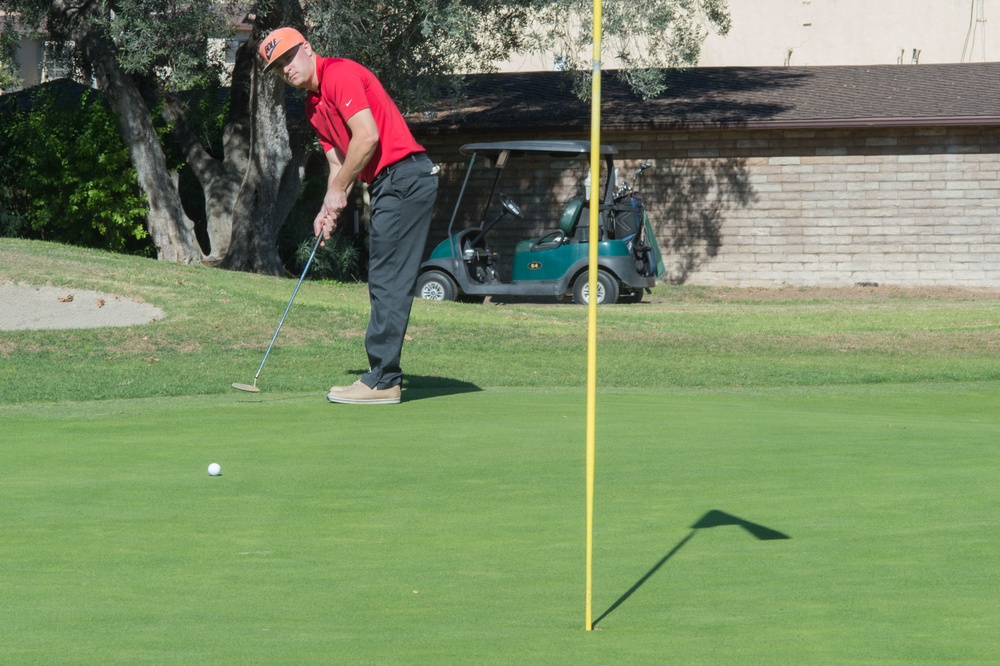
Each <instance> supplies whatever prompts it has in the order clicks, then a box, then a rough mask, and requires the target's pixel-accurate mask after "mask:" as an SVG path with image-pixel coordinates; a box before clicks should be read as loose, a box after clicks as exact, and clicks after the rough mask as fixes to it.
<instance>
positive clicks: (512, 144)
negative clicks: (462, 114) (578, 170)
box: [459, 141, 618, 156]
mask: <svg viewBox="0 0 1000 666" xmlns="http://www.w3.org/2000/svg"><path fill="white" fill-rule="evenodd" d="M505 150H507V151H510V152H511V153H514V154H515V155H517V154H521V155H525V154H528V153H544V154H547V155H582V154H589V153H590V142H589V141H493V142H490V143H467V144H465V145H464V146H462V147H461V148H459V152H461V153H462V154H463V155H471V154H472V153H479V154H481V155H486V156H496V155H499V154H500V153H502V152H503V151H505ZM617 154H618V151H617V150H616V149H615V147H614V146H605V145H602V146H601V155H617Z"/></svg>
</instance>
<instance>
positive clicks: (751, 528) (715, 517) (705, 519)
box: [592, 509, 792, 627]
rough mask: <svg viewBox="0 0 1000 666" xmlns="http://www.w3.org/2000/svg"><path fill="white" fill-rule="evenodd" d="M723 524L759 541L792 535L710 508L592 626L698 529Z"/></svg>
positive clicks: (636, 588)
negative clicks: (740, 530)
mask: <svg viewBox="0 0 1000 666" xmlns="http://www.w3.org/2000/svg"><path fill="white" fill-rule="evenodd" d="M724 526H735V527H742V528H743V529H745V530H746V531H747V532H749V533H750V534H752V535H753V536H755V537H757V538H758V539H759V540H761V541H772V540H775V539H791V538H792V537H790V536H788V535H787V534H784V533H783V532H779V531H777V530H772V529H771V528H770V527H764V526H763V525H759V524H757V523H752V522H750V521H749V520H744V519H743V518H738V517H737V516H734V515H732V514H729V513H726V512H725V511H719V510H718V509H712V510H711V511H709V512H708V513H706V514H705V515H704V516H702V517H701V518H699V519H698V520H697V521H696V522H695V524H694V525H692V526H691V533H690V534H688V535H687V536H686V537H684V538H683V539H681V540H680V543H678V544H677V545H676V546H674V547H673V548H671V549H670V552H668V553H667V554H666V555H664V556H663V558H662V559H660V561H659V562H657V563H656V564H654V565H653V568H652V569H650V570H649V571H647V572H646V574H645V575H644V576H643V577H642V578H640V579H639V580H637V581H636V583H635V585H633V586H632V587H630V588H629V589H628V591H627V592H625V594H623V595H622V596H620V597H619V598H618V600H617V601H615V603H613V604H611V607H610V608H608V610H606V611H604V612H603V613H602V614H601V616H600V617H598V618H597V619H596V620H594V622H593V625H592V626H594V627H596V626H597V624H598V623H599V622H600V621H601V620H603V619H604V618H606V617H607V616H609V615H611V614H612V613H613V612H615V610H616V609H617V608H618V607H619V606H621V605H622V604H623V603H625V602H626V601H628V599H629V597H631V596H632V595H633V594H635V593H636V592H637V591H638V590H639V588H640V587H642V586H643V585H645V584H646V581H648V580H649V579H650V578H652V577H653V576H654V575H655V574H656V572H657V571H659V570H660V568H661V567H662V566H663V565H664V564H666V563H667V560H669V559H670V558H671V557H673V556H674V555H676V554H677V553H678V552H679V551H680V549H681V548H683V547H684V546H685V545H686V544H687V542H688V541H690V540H691V539H693V538H694V535H695V534H697V533H698V530H703V529H708V528H709V527H724Z"/></svg>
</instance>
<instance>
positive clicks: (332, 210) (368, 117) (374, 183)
mask: <svg viewBox="0 0 1000 666" xmlns="http://www.w3.org/2000/svg"><path fill="white" fill-rule="evenodd" d="M260 55H261V57H262V58H263V59H264V63H265V66H264V71H269V70H272V69H274V70H276V71H277V72H279V73H280V74H281V76H282V78H283V79H284V80H285V82H286V83H288V84H289V85H291V86H295V87H296V88H304V89H305V90H308V91H309V93H310V94H309V96H308V98H307V100H306V118H307V119H308V120H309V124H310V125H312V126H313V129H315V130H316V134H317V135H318V137H319V141H320V144H321V145H322V146H323V150H324V151H325V153H326V159H327V162H328V163H329V165H330V176H329V179H328V180H327V186H326V196H325V197H324V199H323V206H322V208H321V209H320V211H319V214H318V215H316V219H315V221H314V222H313V229H314V231H315V233H316V235H317V236H319V235H320V234H323V238H324V239H329V238H330V232H332V231H333V229H334V228H335V227H336V226H337V219H338V216H339V215H340V212H341V211H342V210H343V209H344V207H345V206H346V205H347V197H348V195H349V194H350V192H351V188H353V187H354V182H355V181H356V180H358V179H360V180H362V181H363V182H365V183H367V184H368V187H369V193H370V195H371V210H372V216H371V228H370V230H369V241H370V248H369V255H370V258H369V266H368V294H369V298H370V302H371V312H370V315H369V319H368V331H367V333H366V334H365V349H366V350H367V352H368V364H369V370H368V372H366V373H365V374H363V375H362V376H361V378H360V379H359V380H358V381H356V382H354V384H352V385H350V386H334V387H332V388H331V389H330V393H329V395H328V396H327V399H328V400H330V402H338V403H347V404H394V403H398V402H399V399H400V384H401V383H402V381H403V372H402V369H401V368H400V354H401V352H402V348H403V338H404V336H405V335H406V326H407V324H408V322H409V319H410V308H411V306H412V305H413V290H414V286H415V284H416V279H417V270H418V268H419V266H420V260H421V259H422V257H423V253H424V245H425V243H426V241H427V232H428V231H429V229H430V223H431V213H432V211H433V208H434V200H435V198H436V197H437V187H438V178H437V168H436V167H434V165H433V164H432V163H431V160H430V159H429V158H428V157H427V154H426V153H425V152H424V149H423V148H422V147H421V146H420V144H418V143H417V142H416V141H415V140H414V138H413V135H412V134H411V133H410V129H409V128H408V127H407V126H406V121H405V120H404V119H403V116H402V114H401V113H400V112H399V109H398V108H396V104H395V103H394V102H393V101H392V99H391V98H390V97H389V95H388V94H387V93H386V92H385V89H384V88H383V87H382V84H381V83H379V80H378V79H377V78H375V75H374V74H372V73H371V72H370V71H368V70H367V69H366V68H364V67H363V66H361V65H360V64H358V63H356V62H354V61H352V60H347V59H345V58H324V57H322V56H319V55H317V54H316V53H314V52H313V50H312V46H310V44H309V42H307V41H306V39H305V37H303V36H302V33H300V32H299V31H298V30H295V29H294V28H278V29H277V30H275V31H273V32H271V33H270V34H269V35H268V36H267V37H265V38H264V41H263V42H262V43H261V45H260Z"/></svg>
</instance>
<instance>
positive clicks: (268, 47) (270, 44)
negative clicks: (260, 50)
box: [264, 37, 281, 61]
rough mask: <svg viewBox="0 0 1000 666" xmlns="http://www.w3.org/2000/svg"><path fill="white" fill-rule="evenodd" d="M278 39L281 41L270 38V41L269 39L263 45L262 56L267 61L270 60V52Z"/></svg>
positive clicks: (276, 44) (275, 46)
mask: <svg viewBox="0 0 1000 666" xmlns="http://www.w3.org/2000/svg"><path fill="white" fill-rule="evenodd" d="M280 41H281V40H280V39H278V38H277V37H275V38H274V39H272V40H271V41H269V42H268V43H267V44H265V45H264V57H265V58H266V59H267V60H268V61H270V60H271V54H272V53H274V49H276V48H278V42H280Z"/></svg>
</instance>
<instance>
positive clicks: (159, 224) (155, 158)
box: [52, 0, 203, 264]
mask: <svg viewBox="0 0 1000 666" xmlns="http://www.w3.org/2000/svg"><path fill="white" fill-rule="evenodd" d="M52 8H53V11H54V12H55V13H56V14H57V15H58V16H60V17H62V18H63V19H64V20H65V22H66V26H67V28H68V33H69V36H70V37H71V38H72V39H73V40H74V41H75V42H76V43H77V45H78V47H79V48H80V49H81V51H82V53H83V55H84V59H85V60H86V61H87V62H88V63H89V64H90V66H91V67H92V68H93V72H94V75H95V77H96V78H97V82H98V84H99V85H100V87H101V88H102V89H103V90H104V93H105V95H106V96H107V99H108V103H109V104H110V105H111V110H112V111H113V112H114V114H115V116H116V118H117V120H118V130H119V132H121V135H122V140H123V141H124V142H125V145H126V146H128V149H129V154H130V155H131V157H132V163H133V165H134V166H135V169H136V172H137V173H138V175H139V186H140V187H141V188H142V191H143V192H144V193H145V194H146V199H147V201H148V203H149V213H148V214H147V216H146V220H147V228H148V231H149V234H150V236H151V237H152V239H153V244H154V245H155V246H156V256H157V258H158V259H162V260H165V261H174V262H180V263H189V264H190V263H195V262H199V261H201V260H202V258H203V255H202V252H201V248H200V247H199V246H198V240H197V237H196V236H195V231H194V223H193V222H192V221H191V220H190V219H189V218H188V216H187V215H186V214H185V213H184V208H183V207H182V206H181V198H180V194H179V192H178V191H177V186H176V184H175V183H174V181H173V179H172V178H171V174H170V171H169V170H168V169H167V160H166V157H165V156H164V154H163V147H162V146H161V145H160V141H159V138H158V137H157V135H156V130H155V129H154V128H153V121H152V117H151V116H150V113H149V109H148V108H147V107H146V104H145V102H143V100H142V96H141V95H140V94H139V91H138V88H137V87H136V85H135V83H134V82H133V81H132V79H130V78H129V77H128V75H126V74H125V72H124V71H123V70H122V69H121V67H119V65H118V63H117V61H116V60H115V57H114V45H113V44H112V43H111V41H110V40H109V39H108V38H107V37H106V36H105V35H104V34H103V33H101V32H100V30H99V29H97V28H96V27H94V26H93V25H92V24H91V22H90V19H91V17H90V16H88V15H87V11H80V10H79V9H78V8H76V7H70V6H68V5H67V4H66V3H65V2H64V1H63V0H56V1H55V2H53V3H52Z"/></svg>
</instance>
